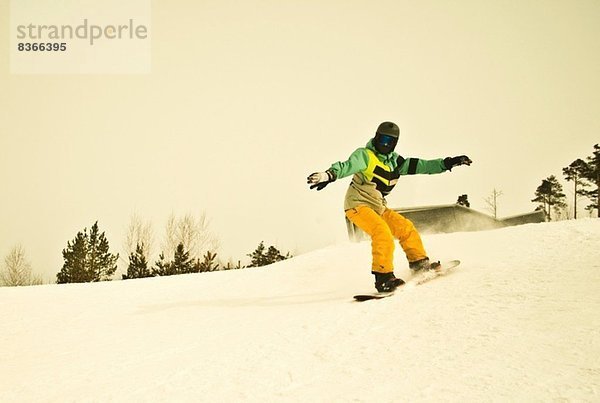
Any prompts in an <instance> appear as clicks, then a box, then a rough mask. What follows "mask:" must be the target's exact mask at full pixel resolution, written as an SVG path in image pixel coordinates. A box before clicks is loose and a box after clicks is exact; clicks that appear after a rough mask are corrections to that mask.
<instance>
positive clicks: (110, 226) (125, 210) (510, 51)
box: [0, 0, 600, 280]
mask: <svg viewBox="0 0 600 403" xmlns="http://www.w3.org/2000/svg"><path fill="white" fill-rule="evenodd" d="M8 3H9V2H8V0H0V26H2V27H6V26H8V24H9V12H8ZM8 35H9V32H8V30H7V29H3V30H0V53H1V54H3V55H5V56H6V57H2V58H0V183H1V184H2V189H3V191H2V197H1V198H0V258H2V259H3V257H4V256H5V255H6V254H7V253H8V251H9V250H10V248H12V247H13V246H14V245H15V244H18V243H20V244H22V245H23V247H24V248H25V250H26V252H27V255H28V257H29V260H30V261H31V263H32V265H33V269H34V271H35V272H37V273H40V274H42V275H43V276H44V278H45V279H46V280H55V276H56V273H57V272H58V271H59V270H60V268H61V267H62V264H63V260H62V256H61V251H62V249H63V248H65V247H66V244H67V241H69V240H72V239H73V238H74V237H75V235H76V234H77V232H78V231H81V230H83V228H84V227H88V228H89V227H90V226H91V225H92V224H93V223H94V222H95V221H96V220H98V221H99V225H100V229H101V230H104V231H106V234H107V237H108V239H109V241H110V244H111V249H112V250H113V251H114V252H121V249H122V246H123V243H124V236H125V230H126V228H127V226H128V224H129V220H130V218H131V216H132V215H133V214H134V213H136V214H138V215H139V216H141V217H142V218H143V219H146V220H151V221H152V223H153V225H154V231H155V234H156V237H157V243H158V244H160V241H161V237H162V235H163V233H164V225H165V223H166V220H167V218H168V216H169V215H170V214H171V213H174V214H176V215H183V214H186V213H192V214H195V215H197V216H199V215H200V214H201V213H202V212H206V213H207V214H208V216H209V218H210V219H211V228H212V230H213V231H214V232H215V234H216V235H217V237H218V238H219V239H220V242H221V249H220V251H219V252H220V253H219V256H220V257H221V258H224V259H228V258H232V259H235V260H237V259H241V260H242V261H243V262H244V261H246V260H247V258H246V256H245V255H246V254H247V253H250V252H251V251H252V250H254V249H255V247H256V246H257V245H258V243H259V242H260V241H261V240H264V241H265V242H266V243H267V244H275V245H276V246H277V247H279V248H280V249H281V250H282V251H291V252H293V253H303V252H306V251H309V250H312V249H315V248H319V247H323V246H326V245H330V244H332V243H336V242H340V241H345V240H346V229H345V223H344V215H343V210H342V208H343V198H344V194H345V191H346V188H347V186H348V183H349V180H350V178H346V179H344V180H340V181H339V182H336V183H334V184H332V185H330V186H328V187H327V188H326V189H325V190H323V191H321V192H318V193H317V192H315V191H309V190H308V187H307V185H306V183H305V182H306V176H307V175H308V174H310V173H311V172H315V171H322V170H325V169H327V168H328V167H329V166H330V165H331V163H333V162H335V161H338V160H345V159H346V158H347V157H348V156H349V155H350V153H351V152H352V151H354V150H355V149H356V148H358V147H362V146H364V144H365V143H366V142H367V141H368V140H369V139H370V138H371V137H372V135H373V133H374V131H375V128H376V127H377V125H378V124H379V123H380V122H381V121H384V120H391V121H394V122H396V123H397V124H398V126H399V127H400V141H399V144H398V147H397V149H396V151H397V152H399V153H400V154H401V155H403V156H405V157H421V158H438V157H446V156H454V155H460V154H467V155H468V156H469V157H471V159H472V160H473V165H472V166H470V167H459V168H456V169H454V170H453V172H451V173H445V174H441V175H435V176H415V177H403V178H401V180H400V182H399V183H398V185H397V186H396V188H395V190H394V192H393V193H392V194H391V195H390V196H389V197H388V204H389V205H390V206H391V207H409V206H415V205H432V204H447V203H454V202H455V201H456V199H457V197H458V196H459V195H461V194H464V193H466V194H468V195H469V200H470V201H471V204H472V207H473V208H475V209H477V210H480V211H484V209H485V204H484V198H485V197H487V196H489V194H490V193H491V191H492V189H493V188H494V187H495V188H496V189H500V190H502V191H503V193H504V195H503V196H502V197H501V198H500V206H499V215H500V216H508V215H513V214H518V213H522V212H527V211H532V210H533V209H534V208H535V205H534V204H533V203H531V202H530V200H531V199H532V198H533V197H534V191H535V189H536V187H537V186H538V185H539V184H540V183H541V180H542V179H544V178H546V177H547V176H549V175H556V176H557V177H560V178H562V168H563V167H565V166H567V165H568V164H569V163H571V162H572V161H573V160H575V159H576V158H584V157H586V156H588V155H591V153H592V149H593V145H594V144H596V143H598V142H600V2H598V1H596V0H591V1H573V0H571V1H552V0H546V1H501V2H498V1H479V0H477V1H475V0H474V1H467V0H460V1H453V2H450V1H442V0H438V1H432V0H429V1H419V2H414V1H370V2H366V1H318V2H317V1H293V2H292V1H245V2H238V1H222V0H219V1H210V2H209V1H168V2H167V1H153V2H152V25H151V29H150V37H151V52H152V53H151V57H152V66H151V73H150V74H140V75H136V74H122V75H120V74H106V75H103V74H95V75H89V74H82V75H70V74H66V75H17V74H11V73H10V69H9V61H8V54H9V53H8V52H9V50H8V46H9V45H8V43H9V37H8ZM565 190H567V194H570V193H569V190H570V188H566V189H565ZM583 205H585V204H583V203H582V206H583Z"/></svg>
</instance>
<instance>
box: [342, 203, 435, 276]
mask: <svg viewBox="0 0 600 403" xmlns="http://www.w3.org/2000/svg"><path fill="white" fill-rule="evenodd" d="M346 217H348V219H349V220H350V221H351V222H352V223H354V225H356V226H357V227H358V228H360V229H361V230H363V231H364V232H366V233H367V234H369V235H370V236H371V249H372V253H373V266H372V271H374V272H379V273H390V272H393V271H394V238H396V239H398V240H399V241H400V246H402V249H403V250H404V253H405V254H406V258H407V259H408V261H409V262H415V261H417V260H421V259H424V258H426V257H427V254H426V253H425V248H424V247H423V242H422V241H421V237H420V236H419V233H418V232H417V229H416V228H415V226H414V225H413V223H412V222H411V221H410V220H408V219H406V218H404V217H403V216H402V215H400V214H398V213H396V212H395V211H393V210H390V209H385V211H384V212H383V214H381V215H379V214H377V213H376V212H375V211H374V210H373V209H372V208H370V207H367V206H358V207H356V208H351V209H349V210H346Z"/></svg>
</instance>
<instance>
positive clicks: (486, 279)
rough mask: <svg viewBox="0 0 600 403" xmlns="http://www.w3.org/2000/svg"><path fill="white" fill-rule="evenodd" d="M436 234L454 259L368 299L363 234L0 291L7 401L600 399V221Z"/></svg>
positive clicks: (442, 252)
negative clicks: (272, 261)
mask: <svg viewBox="0 0 600 403" xmlns="http://www.w3.org/2000/svg"><path fill="white" fill-rule="evenodd" d="M424 241H425V245H426V247H427V249H428V253H429V254H430V255H431V256H433V257H436V258H441V259H452V258H458V259H460V260H461V261H462V264H461V266H460V269H459V270H456V271H455V272H453V273H452V274H450V275H448V276H446V277H443V278H440V279H436V280H435V281H432V282H429V283H427V284H424V285H423V286H419V287H414V288H412V289H410V290H406V292H402V293H399V295H395V296H394V297H392V298H388V299H386V300H382V301H375V302H367V303H362V304H357V303H353V302H351V299H352V295H353V294H356V293H358V292H362V291H371V290H372V276H371V274H370V272H369V266H370V263H369V261H370V245H369V243H368V242H364V243H361V244H343V245H337V246H331V247H328V248H325V249H322V250H319V251H315V252H312V253H309V254H305V255H302V256H298V257H296V258H293V259H291V260H287V261H284V262H281V263H278V264H276V265H274V266H272V267H268V268H257V269H246V270H241V271H230V272H216V273H205V274H194V275H185V276H174V277H167V278H152V279H143V280H131V281H120V282H113V283H102V284H78V285H66V286H57V285H51V286H39V287H28V288H19V289H15V288H10V289H9V288H3V289H0V299H2V302H3V303H2V307H1V308H0V312H1V314H2V318H3V320H2V322H1V324H0V327H1V332H0V335H1V337H2V346H3V349H2V353H0V354H1V356H2V358H1V359H0V371H1V373H2V374H3V375H2V377H0V401H20V402H23V401H36V402H38V401H89V400H93V401H105V400H115V401H131V400H144V401H234V400H235V401H272V400H283V401H323V402H331V401H350V400H356V401H394V400H402V401H440V400H443V401H489V400H495V401H506V400H512V401H515V400H517V401H548V400H560V399H565V400H577V401H598V399H600V364H599V362H598V359H597V357H598V356H599V355H600V315H599V314H598V312H600V259H599V257H600V252H599V251H598V247H597V245H598V241H600V221H598V220H581V221H568V222H560V223H546V224H535V225H526V226H521V227H514V228H506V229H501V230H495V231H488V232H479V233H456V234H444V235H432V236H425V237H424ZM399 249H400V248H397V251H396V266H397V269H396V274H397V275H399V276H406V275H408V269H407V268H406V263H405V262H404V261H403V256H401V251H400V250H399Z"/></svg>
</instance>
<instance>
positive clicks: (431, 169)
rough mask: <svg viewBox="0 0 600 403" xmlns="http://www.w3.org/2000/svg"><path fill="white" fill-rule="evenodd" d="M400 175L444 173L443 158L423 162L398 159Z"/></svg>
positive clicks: (421, 160) (412, 159)
mask: <svg viewBox="0 0 600 403" xmlns="http://www.w3.org/2000/svg"><path fill="white" fill-rule="evenodd" d="M398 171H399V173H400V175H419V174H429V175H431V174H439V173H442V172H445V171H446V166H445V165H444V159H443V158H437V159H434V160H423V159H420V158H407V159H404V158H402V157H398Z"/></svg>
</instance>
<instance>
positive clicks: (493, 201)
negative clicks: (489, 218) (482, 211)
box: [484, 188, 503, 219]
mask: <svg viewBox="0 0 600 403" xmlns="http://www.w3.org/2000/svg"><path fill="white" fill-rule="evenodd" d="M502 195H503V192H502V191H501V190H496V188H494V190H492V193H491V194H490V196H489V197H487V198H485V199H484V200H485V204H487V207H486V209H487V210H488V211H489V212H491V213H492V214H493V215H494V218H496V219H497V218H498V198H499V197H500V196H502Z"/></svg>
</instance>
